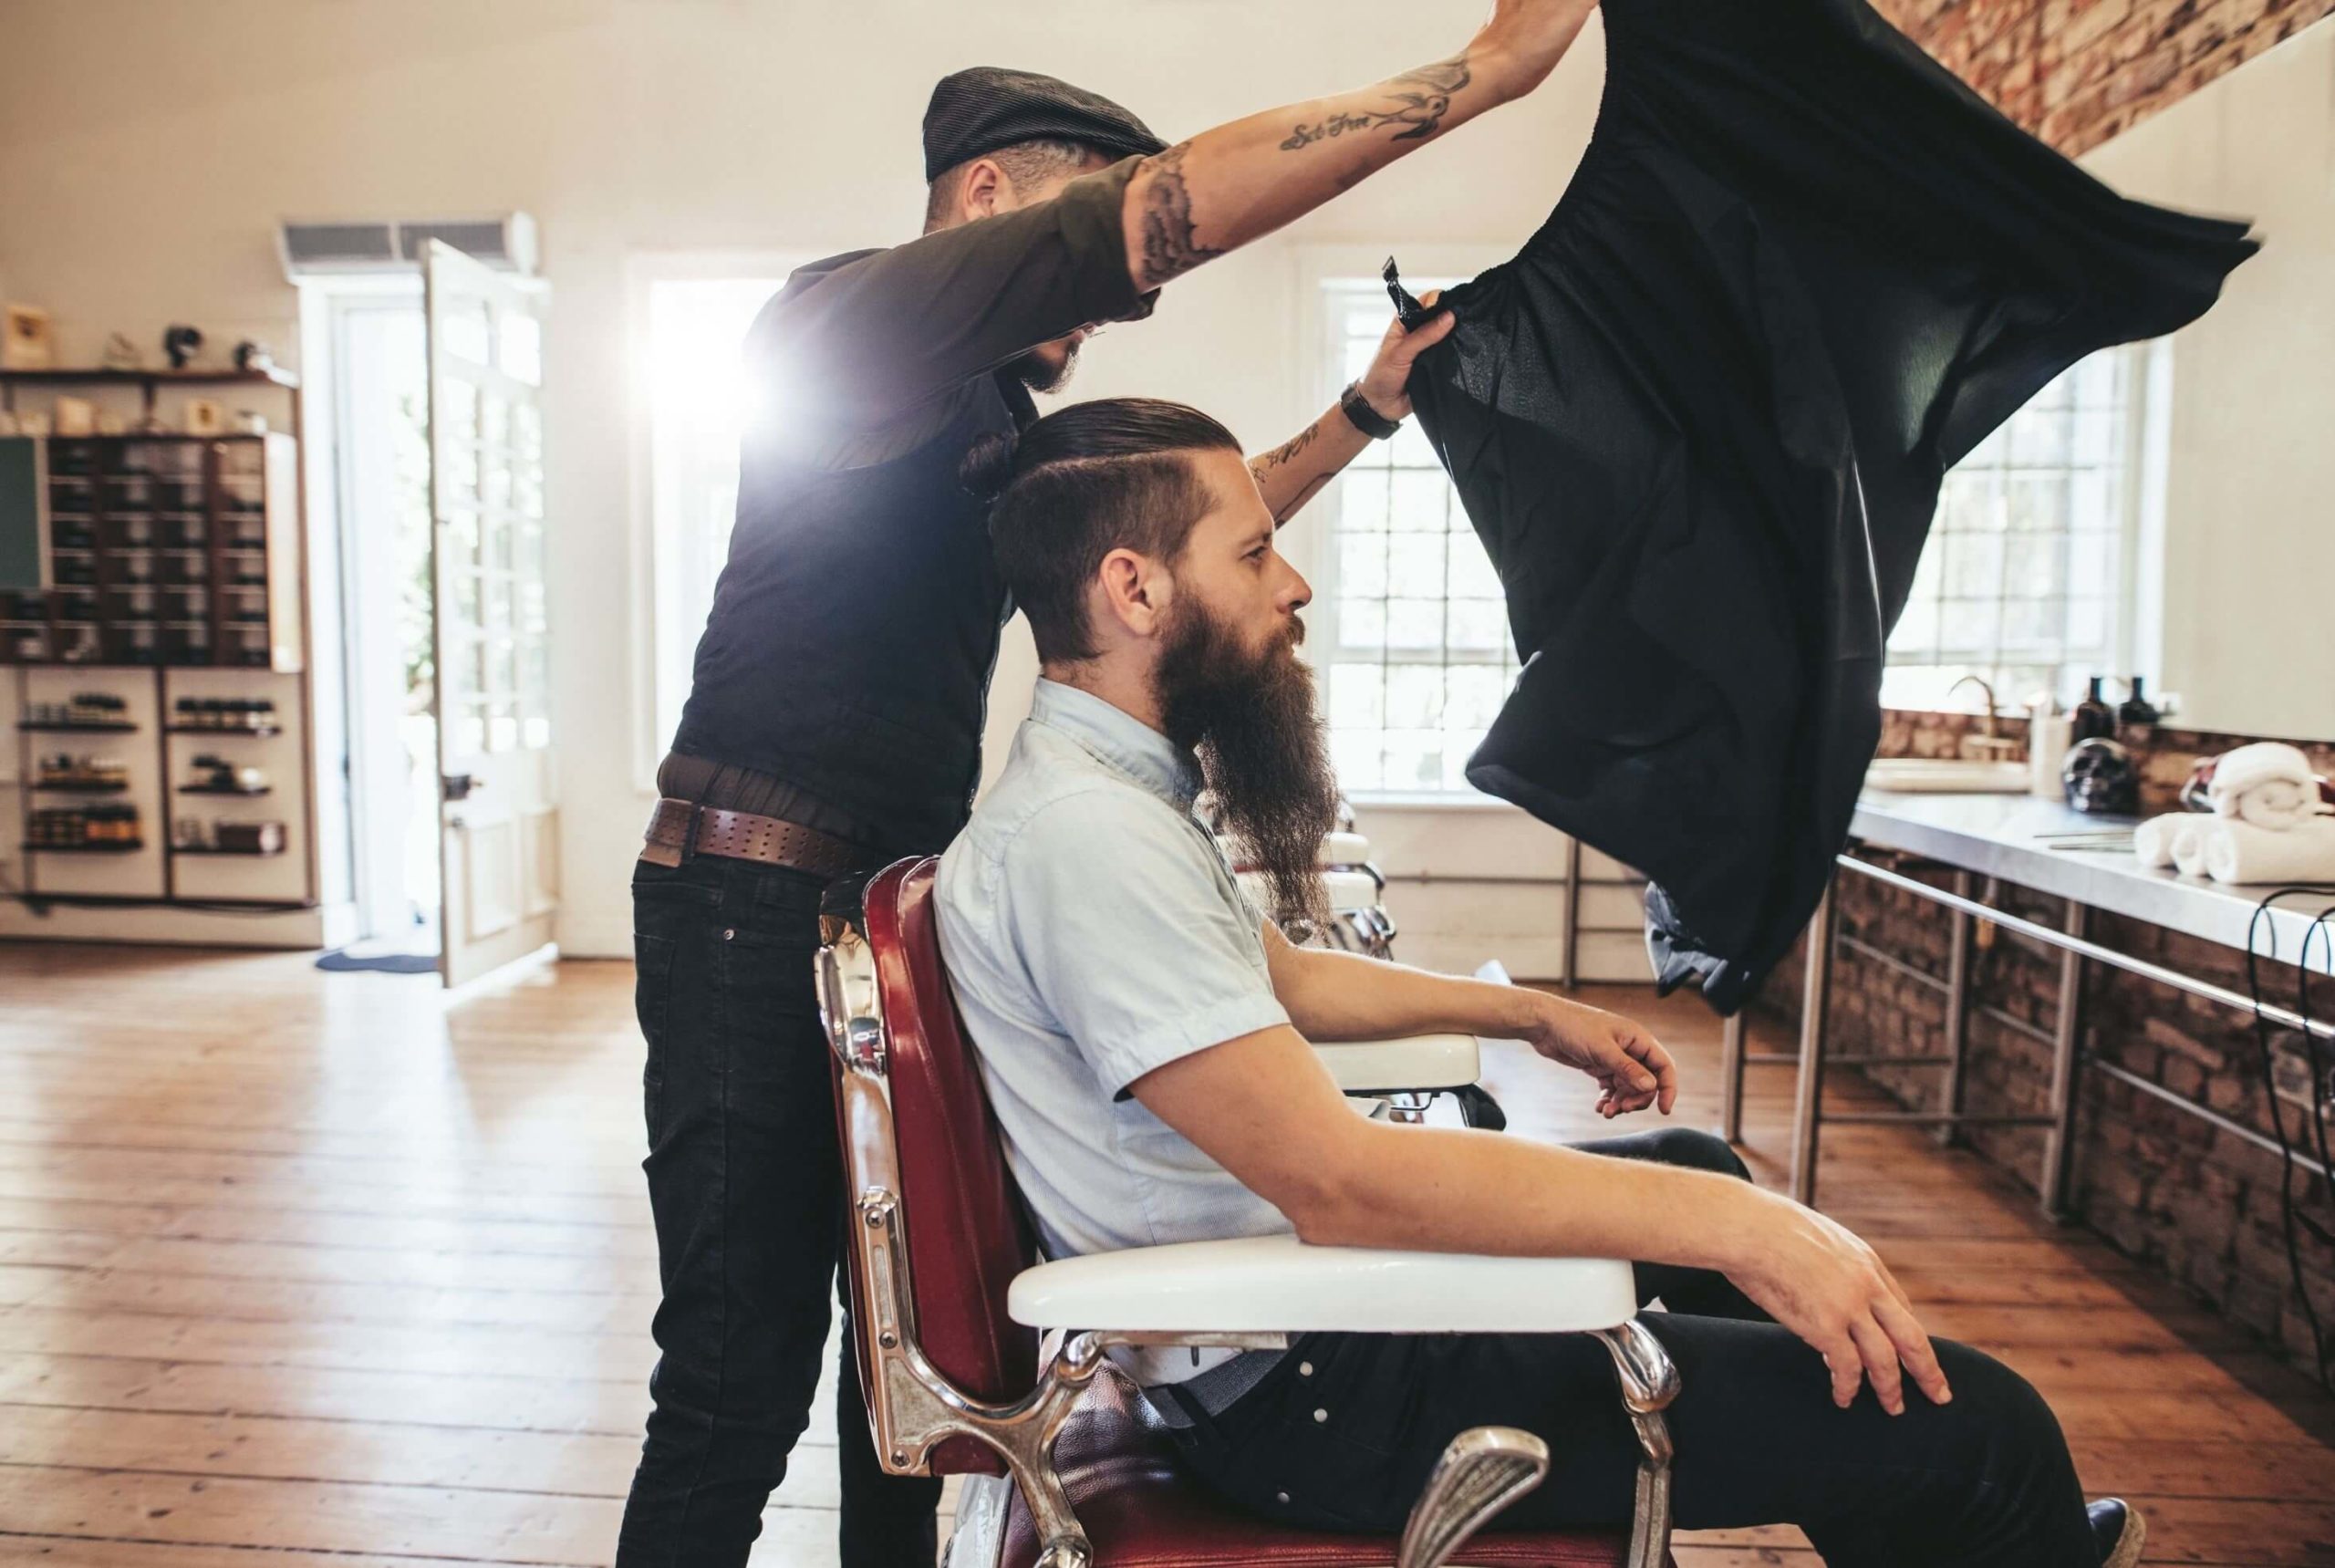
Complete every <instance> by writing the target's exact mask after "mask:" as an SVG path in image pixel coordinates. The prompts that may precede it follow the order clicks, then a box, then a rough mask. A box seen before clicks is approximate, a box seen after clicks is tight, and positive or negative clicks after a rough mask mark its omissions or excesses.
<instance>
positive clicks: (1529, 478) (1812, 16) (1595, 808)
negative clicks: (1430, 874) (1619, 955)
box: [1388, 0, 2255, 1012]
mask: <svg viewBox="0 0 2335 1568" xmlns="http://www.w3.org/2000/svg"><path fill="white" fill-rule="evenodd" d="M1603 16H1604V26H1605V39H1606V79H1605V90H1604V100H1603V106H1602V107H1601V109H1600V110H1599V115H1598V120H1597V128H1596V131H1595V133H1594V134H1593V136H1592V138H1591V140H1590V144H1589V148H1588V151H1587V152H1586V153H1585V154H1584V156H1583V160H1582V163H1581V167H1580V169H1579V171H1578V172H1576V173H1575V174H1574V176H1573V179H1572V184H1571V185H1570V186H1569V187H1568V188H1567V189H1566V191H1565V192H1564V196H1563V199H1562V201H1560V202H1558V203H1557V207H1556V210H1555V211H1554V212H1553V213H1551V214H1550V216H1549V220H1548V222H1547V223H1545V224H1543V225H1542V226H1541V231H1540V232H1539V233H1538V234H1534V235H1533V236H1532V238H1531V240H1530V241H1529V242H1528V243H1527V244H1526V245H1525V247H1524V250H1523V253H1522V254H1520V255H1519V256H1517V257H1516V259H1515V260H1513V261H1511V262H1509V263H1507V264H1505V265H1501V266H1499V267H1495V268H1493V269H1492V270H1491V271H1489V272H1488V273H1485V274H1484V275H1482V276H1480V277H1478V278H1476V279H1474V280H1473V281H1472V282H1469V283H1467V284H1465V285H1462V286H1458V287H1456V288H1454V289H1451V290H1450V291H1448V293H1447V295H1446V296H1444V297H1445V300H1446V301H1447V302H1448V303H1449V304H1450V305H1452V306H1454V307H1455V308H1456V309H1457V310H1458V317H1459V320H1458V327H1456V329H1455V330H1454V331H1453V333H1452V334H1451V336H1450V337H1448V338H1447V339H1446V340H1445V341H1444V342H1443V343H1442V344H1440V345H1438V346H1437V347H1436V348H1433V349H1431V350H1429V351H1428V352H1427V354H1425V355H1423V356H1422V357H1421V358H1420V360H1419V364H1418V366H1417V369H1416V370H1415V371H1414V372H1413V375H1412V379H1411V384H1410V391H1411V395H1412V398H1413V400H1414V401H1415V403H1416V405H1417V411H1418V414H1419V418H1420V422H1421V424H1422V426H1423V427H1424V428H1425V430H1426V431H1427V436H1428V438H1429V439H1430V440H1431V441H1432V442H1433V443H1434V445H1435V449H1436V451H1437V454H1438V455H1439V456H1440V457H1441V459H1442V461H1443V463H1444V466H1445V467H1446V468H1447V469H1448V470H1449V472H1450V473H1451V476H1452V479H1453V480H1454V481H1455V482H1456V483H1457V485H1458V492H1459V496H1460V499H1461V501H1462V503H1463V504H1465V506H1466V508H1467V511H1468V517H1469V519H1470V520H1471V521H1472V522H1473V523H1474V524H1475V527H1476V531H1477V533H1478V534H1479V535H1481V536H1482V538H1483V541H1484V545H1485V547H1486V548H1487V550H1489V553H1490V556H1491V561H1492V565H1493V566H1494V567H1495V568H1496V569H1497V570H1498V572H1499V574H1500V581H1501V584H1502V586H1503V587H1504V589H1505V592H1506V595H1507V600H1508V610H1509V620H1510V628H1511V629H1512V630H1513V632H1514V634H1515V637H1516V642H1517V647H1518V649H1519V650H1520V653H1521V654H1522V655H1523V656H1524V658H1525V659H1526V660H1527V662H1526V664H1525V667H1524V670H1523V674H1522V676H1521V677H1520V680H1519V681H1518V683H1517V686H1516V689H1515V691H1513V692H1512V693H1511V694H1510V698H1509V700H1508V702H1507V705H1506V706H1505V708H1504V709H1503V710H1502V711H1501V712H1500V718H1499V720H1498V722H1496V723H1494V725H1493V726H1492V729H1491V732H1490V733H1489V735H1488V736H1487V737H1486V739H1485V741H1484V742H1483V744H1482V745H1481V746H1480V747H1479V749H1478V750H1477V752H1476V753H1475V755H1474V756H1473V757H1472V758H1471V759H1470V760H1469V763H1468V780H1469V782H1470V783H1472V784H1475V785H1476V786H1477V787H1478V788H1479V789H1481V790H1484V791H1485V792H1487V793H1488V794H1494V795H1498V796H1500V797H1501V798H1503V799H1506V800H1510V801H1513V802H1515V803H1516V804H1517V805H1521V806H1523V807H1524V808H1525V809H1527V810H1528V811H1530V812H1531V813H1532V815H1535V816H1537V817H1539V818H1541V820H1542V821H1544V822H1547V823H1550V824H1551V825H1552V826H1556V827H1558V828H1560V829H1562V830H1563V831H1564V832H1567V833H1570V834H1572V835H1574V836H1578V837H1579V838H1581V839H1582V840H1583V841H1584V842H1586V843H1588V844H1590V845H1592V846H1595V847H1596V848H1598V849H1600V850H1603V852H1604V853H1606V854H1608V855H1611V856H1613V857H1616V858H1618V859H1620V860H1623V861H1625V862H1627V863H1628V864H1630V865H1632V866H1634V867H1638V868H1639V869H1641V870H1643V871H1644V872H1645V874H1646V876H1647V877H1648V878H1649V881H1650V884H1651V885H1650V886H1649V887H1648V888H1647V897H1646V926H1647V941H1648V945H1649V948H1650V950H1651V952H1652V955H1653V958H1654V962H1655V971H1656V975H1657V978H1658V979H1659V981H1660V982H1661V985H1662V988H1663V990H1664V991H1666V992H1667V991H1669V990H1671V989H1672V988H1674V987H1676V986H1677V985H1679V984H1682V983H1684V982H1686V981H1690V980H1691V981H1696V982H1697V984H1698V985H1699V986H1700V987H1701V989H1702V991H1703V993H1704V995H1705V997H1706V998H1707V1000H1708V1001H1709V1002H1710V1003H1711V1004H1712V1005H1713V1006H1714V1007H1716V1008H1718V1010H1719V1011H1721V1012H1733V1011H1734V1010H1735V1009H1736V1008H1737V1007H1738V1006H1739V1005H1740V1004H1741V1003H1742V1002H1743V1001H1744V1000H1746V998H1747V997H1748V995H1749V993H1750V992H1751V991H1752V990H1753V989H1754V988H1756V986H1757V984H1758V982H1759V981H1760V980H1761V979H1762V978H1763V977H1764V976H1765V975H1766V974H1767V972H1768V971H1769V969H1770V968H1772V967H1773V966H1774V964H1775V963H1776V961H1778V960H1779V959H1780V958H1781V957H1782V956H1783V955H1784V954H1785V953H1786V952H1787V951H1789V950H1790V947H1791V945H1792V943H1793V941H1794V940H1796V939H1797V937H1798V935H1799V932H1800V931H1801V928H1802V927H1803V926H1804V925H1805V924H1806V922H1807V920H1808V918H1809V916H1810V915H1811V912H1812V911H1813V910H1814V909H1815V907H1816V904H1817V901H1818V898H1820V896H1821V892H1822V889H1823V888H1824V886H1825V884H1826V881H1827V878H1828V877H1829V875H1830V872H1831V868H1832V857H1833V856H1834V855H1835V854H1837V853H1838V852H1839V850H1840V849H1841V847H1842V843H1843V842H1844V841H1845V838H1846V836H1847V833H1848V828H1849V821H1850V816H1851V814H1852V810H1853V808H1854V805H1855V802H1856V797H1857V792H1858V788H1859V784H1860V781H1861V779H1862V777H1863V773H1864V769H1865V765H1866V763H1868V762H1869V761H1871V759H1872V756H1873V747H1874V745H1875V743H1876V742H1877V741H1878V740H1879V736H1880V691H1881V667H1882V653H1883V645H1884V639H1885V638H1886V636H1887V629H1888V628H1889V627H1891V626H1893V625H1894V623H1895V621H1896V618H1897V615H1898V612H1899V611H1900V610H1901V609H1902V608H1903V607H1904V602H1905V596H1906V594H1907V592H1908V590H1909V587H1910V586H1911V583H1912V580H1913V576H1914V567H1915V562H1916V560H1917V559H1918V558H1919V556H1920V555H1921V551H1922V542H1923V539H1924V537H1925V535H1927V533H1928V531H1929V524H1930V515H1931V513H1932V511H1933V510H1934V509H1935V505H1936V502H1937V493H1938V483H1939V479H1940V476H1941V475H1942V473H1943V472H1944V471H1945V470H1946V468H1947V467H1949V466H1951V465H1952V464H1953V463H1954V462H1956V461H1958V460H1959V459H1960V458H1961V457H1962V456H1963V455H1964V454H1965V453H1967V452H1969V451H1970V450H1971V448H1973V447H1975V446H1977V444H1978V442H1979V441H1981V440H1983V439H1984V438H1985V437H1986V435H1987V432H1989V431H1992V430H1994V429H1995V427H1996V426H1997V425H1998V424H2000V423H2001V422H2002V421H2004V420H2005V419H2007V418H2008V417H2009V416H2010V414H2011V413H2013V412H2014V411H2015V410H2018V407H2019V405H2020V404H2022V403H2024V402H2025V401H2027V400H2028V399H2029V398H2030V397H2031V396H2033V395H2034V394H2035V393H2036V392H2037V391H2038V390H2039V389H2041V388H2042V387H2043V386H2044V384H2045V383H2047V382H2048V381H2050V379H2052V378H2053V377H2055V376H2057V375H2058V374H2059V373H2060V371H2062V370H2064V369H2067V368H2068V367H2069V366H2070V365H2071V364H2073V363H2074V362H2075V361H2076V360H2078V359H2080V358H2082V357H2083V356H2084V355H2086V354H2089V353H2091V351H2093V350H2094V349H2097V348H2103V347H2105V346H2107V345H2109V344H2113V343H2121V342H2126V341H2130V340H2132V339H2135V338H2141V337H2153V336H2155V335H2158V334H2160V333H2164V332H2170V331H2172V330H2173V329H2174V327H2179V326H2181V325H2182V324H2183V323H2185V322H2187V321H2189V320H2191V319H2193V318H2195V317H2196V316H2198V315H2199V314H2200V313H2202V312H2203V311H2204V310H2205V308H2206V306H2209V305H2211V304H2212V303H2213V301H2214V298H2215V296H2216V293H2217V292H2218V290H2219V288H2220V286H2221V282H2222V279H2223V276H2224V275H2226V273H2228V272H2229V270H2230V269H2231V268H2232V267H2234V266H2236V265H2237V264H2238V263H2239V262H2241V261H2244V260H2245V259H2246V258H2247V256H2248V255H2250V254H2253V251H2254V249H2255V244H2254V242H2253V241H2252V240H2250V239H2249V238H2247V230H2246V225H2245V224H2243V223H2225V222H2219V221H2216V220H2210V219H2205V218H2197V217H2191V216H2187V215H2185V214H2183V213H2171V212H2166V211H2164V210H2162V209H2160V208H2155V207H2150V206H2144V205H2142V204H2141V203H2139V202H2128V201H2124V200H2122V198H2120V197H2118V196H2117V195H2116V194H2115V193H2114V192H2112V191H2110V190H2109V189H2108V188H2107V187H2105V186H2103V185H2102V184H2101V183H2099V182H2097V181H2095V180H2093V179H2091V177H2090V176H2089V175H2087V174H2085V173H2083V172H2082V171H2080V170H2079V169H2077V168H2076V167H2075V165H2073V164H2072V163H2070V162H2069V161H2067V160H2065V159H2064V158H2062V157H2060V155H2059V154H2057V153H2055V152H2053V151H2050V149H2049V148H2047V147H2045V146H2043V145H2042V144H2041V143H2040V142H2039V141H2037V140H2034V139H2032V138H2031V137H2029V136H2028V135H2027V134H2026V133H2025V132H2023V131H2021V130H2018V128H2017V127H2016V126H2014V125H2012V124H2011V123H2010V122H2009V121H2008V120H2007V119H2004V118H2003V117H2002V116H2001V115H1999V114H1998V113H1997V112H1996V111H1995V110H1994V109H1991V108H1989V107H1988V106H1987V104H1986V103H1985V102H1984V101H1982V100H1981V99H1979V98H1978V97H1977V95H1976V94H1974V93H1972V92H1971V91H1970V90H1969V89H1968V88H1966V87H1964V86H1963V85H1962V84H1961V83H1960V82H1959V81H1957V80H1956V78H1954V77H1953V76H1952V75H1951V74H1950V73H1948V72H1947V71H1946V70H1945V69H1944V68H1943V67H1939V66H1938V65H1936V64H1935V63H1934V62H1933V61H1932V60H1930V59H1929V57H1927V56H1925V55H1924V54H1923V53H1922V52H1921V51H1920V49H1918V48H1917V47H1915V46H1914V44H1912V43H1911V42H1910V41H1909V40H1907V39H1906V38H1905V37H1904V36H1903V35H1901V34H1899V33H1898V32H1897V31H1895V30H1894V28H1892V27H1891V26H1889V25H1888V24H1887V23H1885V22H1884V21H1883V20H1882V19H1881V18H1880V17H1879V16H1877V15H1875V14H1874V13H1873V10H1872V8H1871V7H1870V6H1868V5H1863V4H1862V3H1860V0H1605V4H1604V6H1603ZM1388 281H1389V284H1390V286H1394V288H1395V291H1396V296H1397V304H1398V305H1406V306H1407V307H1408V308H1411V309H1415V307H1416V302H1415V301H1408V300H1407V296H1406V295H1405V294H1404V293H1403V291H1402V290H1401V288H1400V286H1399V284H1398V283H1396V278H1395V275H1394V269H1393V266H1392V264H1390V265H1389V267H1388Z"/></svg>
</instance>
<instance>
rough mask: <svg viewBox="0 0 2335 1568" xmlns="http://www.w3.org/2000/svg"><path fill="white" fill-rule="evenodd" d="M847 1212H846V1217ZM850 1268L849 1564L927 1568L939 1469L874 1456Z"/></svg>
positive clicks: (843, 1290)
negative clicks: (889, 1467)
mask: <svg viewBox="0 0 2335 1568" xmlns="http://www.w3.org/2000/svg"><path fill="white" fill-rule="evenodd" d="M847 1222H848V1219H847V1217H846V1223H847ZM847 1280H848V1272H847V1269H846V1270H845V1271H838V1272H837V1275H836V1281H835V1284H836V1291H837V1293H838V1295H839V1296H840V1297H841V1298H842V1301H843V1323H842V1327H843V1333H842V1334H839V1335H837V1337H838V1338H839V1339H840V1340H841V1341H842V1342H843V1355H842V1365H841V1366H839V1367H838V1368H837V1369H836V1373H835V1376H836V1378H837V1381H836V1384H835V1455H836V1462H837V1465H838V1467H839V1468H840V1469H841V1471H842V1479H843V1518H842V1521H841V1523H840V1525H839V1529H840V1532H841V1534H840V1537H839V1539H840V1541H841V1543H842V1548H843V1563H844V1568H929V1565H930V1564H931V1563H932V1561H933V1559H934V1558H936V1557H937V1556H939V1551H940V1542H939V1525H938V1522H937V1521H936V1518H935V1516H936V1514H937V1513H938V1512H939V1507H940V1480H939V1477H937V1476H895V1475H887V1474H886V1473H885V1472H884V1467H883V1465H882V1464H881V1463H880V1462H879V1461H878V1460H877V1457H876V1438H875V1431H874V1428H871V1427H870V1426H869V1425H868V1420H867V1398H866V1396H865V1394H864V1393H863V1391H862V1389H861V1388H860V1386H859V1360H858V1355H857V1353H856V1350H855V1348H854V1345H853V1341H852V1333H853V1330H854V1327H855V1324H853V1323H852V1321H851V1292H850V1286H849V1284H848V1283H847Z"/></svg>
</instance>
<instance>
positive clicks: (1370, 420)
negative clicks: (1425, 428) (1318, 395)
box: [1338, 381, 1403, 441]
mask: <svg viewBox="0 0 2335 1568" xmlns="http://www.w3.org/2000/svg"><path fill="white" fill-rule="evenodd" d="M1338 407H1339V409H1341V410H1344V414H1345V416H1346V420H1347V422H1348V423H1350V424H1352V425H1353V426H1354V429H1356V430H1358V431H1361V432H1362V433H1363V434H1365V435H1366V436H1368V437H1369V438H1370V439H1371V440H1372V441H1385V440H1386V439H1387V438H1389V437H1390V436H1392V435H1393V434H1394V433H1395V432H1396V431H1398V430H1401V429H1402V428H1403V421H1400V420H1390V419H1388V418H1387V417H1386V416H1385V414H1382V413H1380V412H1379V411H1378V410H1376V409H1374V408H1372V407H1371V406H1370V400H1369V399H1367V398H1365V397H1364V396H1363V395H1362V383H1361V382H1359V381H1349V382H1347V383H1346V389H1345V390H1344V391H1343V392H1340V393H1339V394H1338Z"/></svg>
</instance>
